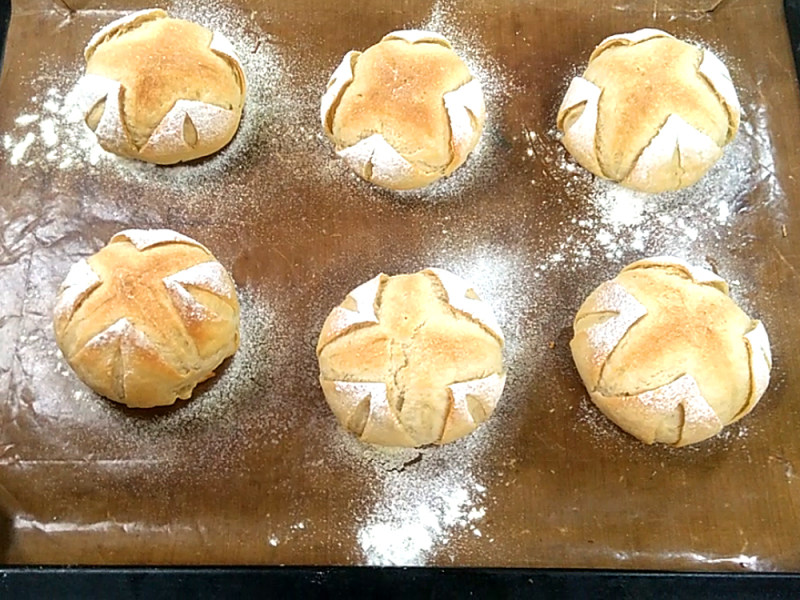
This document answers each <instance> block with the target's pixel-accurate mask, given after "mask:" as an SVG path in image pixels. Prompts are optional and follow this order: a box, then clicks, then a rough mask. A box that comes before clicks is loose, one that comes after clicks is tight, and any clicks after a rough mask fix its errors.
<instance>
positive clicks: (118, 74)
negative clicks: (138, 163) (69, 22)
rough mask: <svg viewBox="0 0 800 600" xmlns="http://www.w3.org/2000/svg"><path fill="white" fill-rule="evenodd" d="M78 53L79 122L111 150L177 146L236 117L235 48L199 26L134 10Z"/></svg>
mask: <svg viewBox="0 0 800 600" xmlns="http://www.w3.org/2000/svg"><path fill="white" fill-rule="evenodd" d="M114 36H121V37H120V39H119V40H115V39H114ZM85 55H86V59H87V74H86V75H85V76H84V77H83V78H82V80H81V88H82V90H83V93H84V96H85V99H84V104H85V113H86V123H87V125H89V127H90V128H91V129H92V130H93V131H95V133H96V134H97V135H98V138H99V139H100V140H101V142H102V143H103V145H104V146H106V147H107V149H109V150H111V151H114V152H117V153H119V154H123V155H131V154H132V150H135V151H141V153H142V155H143V157H150V156H151V154H152V155H153V156H157V155H163V154H169V153H172V152H179V151H181V150H185V149H186V148H187V147H188V148H194V147H195V146H197V145H198V141H199V140H202V139H205V138H209V139H214V138H216V137H218V136H222V132H226V131H228V130H230V129H231V128H232V127H234V126H235V123H236V121H237V120H238V118H239V116H238V111H239V109H240V107H241V103H242V101H243V98H244V91H245V79H244V74H243V72H242V69H241V65H240V63H239V60H238V58H237V56H236V52H235V51H234V49H233V46H232V45H231V43H230V42H229V41H228V40H227V38H225V37H224V36H223V35H221V34H219V33H216V32H215V33H213V34H212V33H211V32H210V31H208V30H206V29H205V28H203V27H201V26H200V25H197V24H195V23H190V22H187V21H180V20H174V19H168V18H167V14H166V13H165V12H164V11H162V10H159V9H151V10H145V11H140V12H137V13H134V14H132V15H129V16H127V17H125V18H123V19H120V20H118V21H115V22H114V23H111V24H109V25H108V26H107V27H105V28H104V29H103V30H101V31H100V32H98V33H97V34H96V35H95V36H94V37H93V38H92V40H91V41H90V42H89V45H88V46H87V49H86V52H85ZM156 143H157V145H158V147H157V148H156V147H155V146H156ZM155 162H158V161H157V160H156V161H155Z"/></svg>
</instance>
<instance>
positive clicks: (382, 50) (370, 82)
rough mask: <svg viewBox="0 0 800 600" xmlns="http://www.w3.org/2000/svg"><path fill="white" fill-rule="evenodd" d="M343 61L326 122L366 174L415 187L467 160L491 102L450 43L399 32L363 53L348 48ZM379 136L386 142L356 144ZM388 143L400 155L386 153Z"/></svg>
mask: <svg viewBox="0 0 800 600" xmlns="http://www.w3.org/2000/svg"><path fill="white" fill-rule="evenodd" d="M425 34H427V35H425ZM345 62H347V63H348V64H347V65H345V67H346V68H344V69H343V68H342V67H340V69H337V73H335V74H334V78H333V79H332V81H331V86H334V90H335V92H336V93H335V94H334V95H333V96H330V97H329V96H328V94H326V96H324V97H323V102H322V103H323V108H322V122H323V128H324V129H325V131H326V133H327V134H328V135H329V137H330V138H331V139H332V141H333V142H334V144H335V145H336V150H337V151H338V152H339V153H340V155H341V156H343V157H344V158H345V160H347V161H348V162H349V163H350V164H351V166H352V168H354V170H356V172H358V173H359V174H360V175H361V176H362V177H364V178H366V179H368V180H370V181H372V182H374V183H377V184H379V185H384V186H385V187H390V188H393V189H411V188H416V187H422V186H424V185H427V184H429V183H431V182H432V181H435V180H436V179H439V178H440V177H442V176H444V175H449V174H450V173H451V172H452V171H453V170H455V169H456V168H457V167H458V166H460V165H461V164H462V163H463V162H464V160H466V157H467V155H468V154H469V153H470V152H471V151H472V150H473V148H474V147H475V145H476V144H477V142H478V139H479V138H480V134H481V131H482V129H483V123H484V121H485V107H484V105H483V96H482V92H481V91H480V85H479V83H478V82H477V81H475V80H474V79H473V77H472V74H471V73H470V72H469V69H468V68H467V66H466V64H464V61H463V60H461V58H460V57H459V56H458V55H457V54H456V53H455V52H454V51H453V50H452V48H451V46H450V44H449V42H447V41H446V40H445V39H444V38H441V36H438V35H437V34H430V33H428V32H416V31H404V32H395V33H394V34H389V35H387V36H386V37H384V39H383V40H381V41H380V42H379V43H378V44H375V45H374V46H372V47H370V48H368V49H367V50H366V51H364V52H363V53H357V52H350V53H348V55H346V57H345ZM337 80H338V81H337ZM471 82H472V83H471ZM470 83H471V85H469V86H468V85H467V84H470ZM459 92H460V95H459ZM453 93H455V94H456V96H454V97H451V98H448V95H449V94H453ZM373 136H380V137H381V138H382V143H383V144H385V147H384V146H382V147H381V148H379V149H378V150H376V149H375V148H374V147H373V146H369V147H368V148H366V149H364V150H361V149H360V148H359V149H355V150H353V149H354V148H356V147H357V144H359V143H363V142H364V141H365V140H367V139H369V138H372V137H373ZM390 149H393V152H394V153H396V156H391V157H388V156H387V157H382V156H381V155H382V154H390V153H391V151H390ZM351 152H352V153H353V154H354V155H355V156H351V155H350V153H351ZM362 154H363V155H364V156H362Z"/></svg>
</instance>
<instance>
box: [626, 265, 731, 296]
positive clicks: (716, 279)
mask: <svg viewBox="0 0 800 600" xmlns="http://www.w3.org/2000/svg"><path fill="white" fill-rule="evenodd" d="M652 267H656V268H657V267H663V268H667V269H670V268H678V269H680V270H681V271H683V272H684V273H685V274H686V276H687V277H689V278H690V279H691V280H692V281H694V282H695V283H699V284H702V285H710V286H711V287H714V288H716V289H718V290H719V291H721V292H722V293H724V294H725V295H726V296H727V295H728V283H727V282H726V281H725V280H724V279H723V278H722V277H720V276H719V275H717V274H716V273H714V272H713V271H709V270H708V269H704V268H703V267H696V266H694V265H691V264H689V263H688V262H686V261H685V260H683V259H682V258H678V257H676V256H668V255H661V256H653V257H650V258H644V259H642V260H637V261H636V262H634V263H631V264H629V265H628V266H627V267H625V268H624V269H622V271H621V272H622V273H624V272H625V271H633V270H634V269H647V268H652Z"/></svg>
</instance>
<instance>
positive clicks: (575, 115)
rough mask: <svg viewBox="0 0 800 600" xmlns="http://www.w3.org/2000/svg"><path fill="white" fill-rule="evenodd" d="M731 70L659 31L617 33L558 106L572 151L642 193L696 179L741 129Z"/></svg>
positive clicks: (594, 170) (592, 167)
mask: <svg viewBox="0 0 800 600" xmlns="http://www.w3.org/2000/svg"><path fill="white" fill-rule="evenodd" d="M739 113H740V107H739V100H738V99H737V97H736V90H735V89H734V87H733V82H732V81H731V76H730V74H729V73H728V69H727V68H726V67H725V65H723V64H722V62H721V61H720V60H719V59H718V58H717V57H716V56H714V54H712V53H711V52H709V51H708V50H703V49H702V48H698V47H697V46H693V45H691V44H687V43H686V42H682V41H680V40H677V39H675V38H674V37H672V36H671V35H670V34H668V33H665V32H663V31H660V30H658V29H641V30H639V31H636V32H634V33H625V34H621V35H612V36H611V37H609V38H606V39H605V40H603V41H602V42H600V45H599V46H597V48H595V50H594V52H592V55H591V57H590V58H589V65H588V66H587V67H586V72H585V73H584V74H583V76H582V77H576V78H574V79H573V80H572V83H571V84H570V86H569V89H568V90H567V93H566V95H565V97H564V100H563V102H562V103H561V108H560V109H559V111H558V129H559V130H560V131H562V132H563V134H564V136H563V138H562V141H563V143H564V146H566V148H567V150H569V152H570V154H572V156H573V157H574V158H575V160H577V161H578V162H579V163H580V164H581V165H582V166H583V167H585V168H586V169H588V170H589V171H591V172H592V173H594V174H595V175H598V176H600V177H604V178H606V179H611V180H612V181H617V182H619V183H621V184H622V185H624V186H626V187H629V188H632V189H635V190H640V191H643V192H664V191H667V190H676V189H679V188H684V187H687V186H689V185H692V184H693V183H695V182H696V181H697V180H698V179H700V178H701V177H702V176H703V175H704V174H705V173H706V171H708V169H709V168H711V166H712V165H713V164H714V163H715V162H716V161H717V160H718V159H719V157H720V156H722V148H723V147H724V146H725V145H726V144H727V143H728V142H730V141H731V140H732V139H733V137H734V136H735V135H736V131H737V130H738V128H739Z"/></svg>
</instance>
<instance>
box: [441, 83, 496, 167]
mask: <svg viewBox="0 0 800 600" xmlns="http://www.w3.org/2000/svg"><path fill="white" fill-rule="evenodd" d="M443 98H444V108H445V110H446V111H447V116H448V118H449V120H450V144H451V145H452V148H453V160H452V162H451V163H450V164H449V165H448V166H447V169H445V174H446V175H449V174H450V173H452V172H453V171H454V170H455V169H457V168H458V167H459V166H460V165H461V164H463V162H464V161H465V160H466V159H467V156H468V155H469V153H470V150H471V149H472V148H473V146H474V145H475V142H476V138H477V137H478V136H479V135H480V132H481V130H482V129H483V122H484V121H485V120H486V104H485V102H484V100H483V89H482V88H481V84H480V82H479V81H478V80H477V79H472V80H470V81H469V82H467V83H465V84H464V85H462V86H461V87H459V88H458V89H456V90H453V91H452V92H447V93H446V94H444V96H443Z"/></svg>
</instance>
